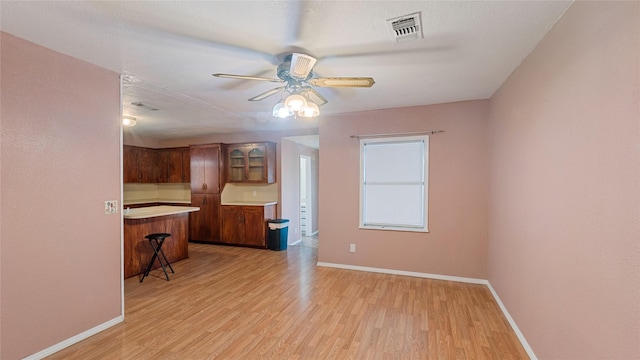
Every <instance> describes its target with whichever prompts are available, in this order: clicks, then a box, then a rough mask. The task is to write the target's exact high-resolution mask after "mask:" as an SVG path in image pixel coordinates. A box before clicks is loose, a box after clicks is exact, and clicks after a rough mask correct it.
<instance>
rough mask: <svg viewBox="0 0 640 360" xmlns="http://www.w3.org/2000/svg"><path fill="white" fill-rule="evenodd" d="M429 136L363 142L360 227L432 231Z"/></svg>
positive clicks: (361, 151) (361, 147)
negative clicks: (428, 184) (430, 220)
mask: <svg viewBox="0 0 640 360" xmlns="http://www.w3.org/2000/svg"><path fill="white" fill-rule="evenodd" d="M428 145H429V137H428V136H412V137H394V138H382V139H362V140H360V227H361V228H367V229H383V230H403V231H424V232H426V231H428V228H427V195H428V191H427V179H428V176H427V174H428V149H429V146H428Z"/></svg>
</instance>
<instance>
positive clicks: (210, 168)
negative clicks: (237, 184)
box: [204, 145, 220, 194]
mask: <svg viewBox="0 0 640 360" xmlns="http://www.w3.org/2000/svg"><path fill="white" fill-rule="evenodd" d="M204 151H205V158H204V180H205V184H206V192H207V193H212V194H219V193H220V168H219V165H220V146H219V145H216V146H208V147H206V148H204Z"/></svg>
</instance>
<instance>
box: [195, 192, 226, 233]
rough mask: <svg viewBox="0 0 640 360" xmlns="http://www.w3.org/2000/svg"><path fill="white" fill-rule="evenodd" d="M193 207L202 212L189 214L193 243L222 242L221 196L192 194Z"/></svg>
mask: <svg viewBox="0 0 640 360" xmlns="http://www.w3.org/2000/svg"><path fill="white" fill-rule="evenodd" d="M191 206H197V207H199V208H200V211H194V212H191V213H189V232H190V234H189V238H190V239H191V240H193V241H202V242H219V241H220V216H219V215H220V213H219V211H220V195H219V194H192V195H191Z"/></svg>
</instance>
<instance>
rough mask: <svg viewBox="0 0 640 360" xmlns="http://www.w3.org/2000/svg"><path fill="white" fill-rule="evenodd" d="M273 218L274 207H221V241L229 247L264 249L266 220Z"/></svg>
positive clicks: (265, 243) (265, 245) (265, 244)
mask: <svg viewBox="0 0 640 360" xmlns="http://www.w3.org/2000/svg"><path fill="white" fill-rule="evenodd" d="M275 216H276V206H275V205H265V206H238V205H222V209H221V211H220V218H221V232H222V233H221V238H222V239H221V241H222V242H223V243H225V244H231V245H243V246H251V247H259V248H266V247H267V220H270V219H274V218H275Z"/></svg>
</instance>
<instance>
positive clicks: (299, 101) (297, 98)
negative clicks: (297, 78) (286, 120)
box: [284, 94, 307, 112]
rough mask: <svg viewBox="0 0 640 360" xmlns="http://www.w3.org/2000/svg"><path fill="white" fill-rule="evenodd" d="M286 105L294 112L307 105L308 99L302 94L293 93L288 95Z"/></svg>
mask: <svg viewBox="0 0 640 360" xmlns="http://www.w3.org/2000/svg"><path fill="white" fill-rule="evenodd" d="M284 106H285V107H286V108H288V109H289V110H291V111H292V112H297V111H300V110H301V109H302V108H304V107H306V106H307V99H305V98H304V96H302V95H299V94H292V95H289V96H287V99H286V100H285V101H284Z"/></svg>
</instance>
